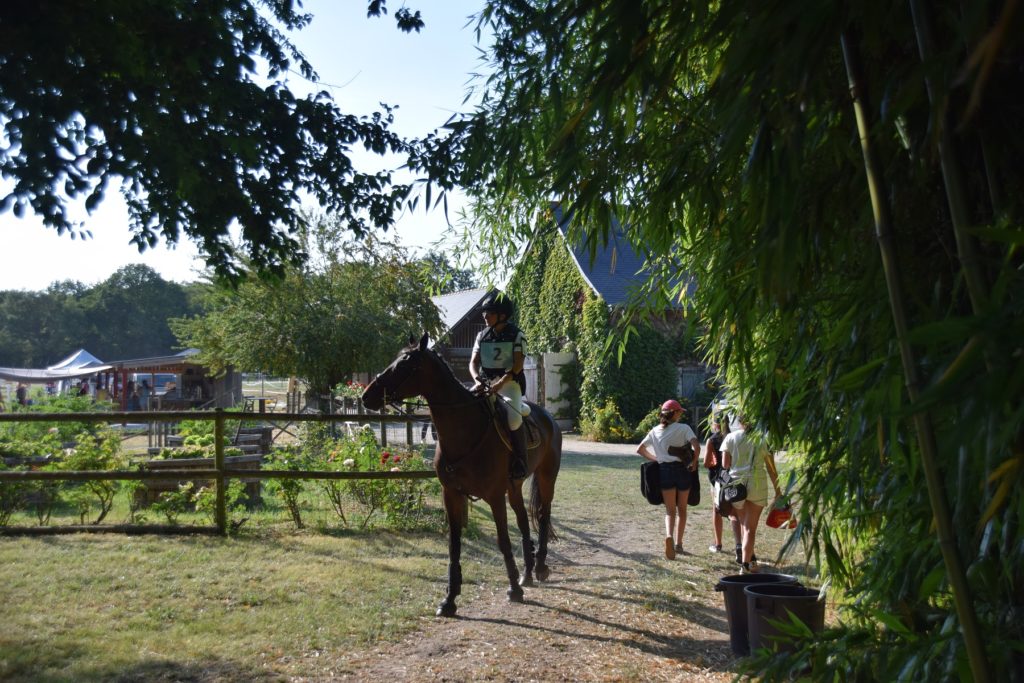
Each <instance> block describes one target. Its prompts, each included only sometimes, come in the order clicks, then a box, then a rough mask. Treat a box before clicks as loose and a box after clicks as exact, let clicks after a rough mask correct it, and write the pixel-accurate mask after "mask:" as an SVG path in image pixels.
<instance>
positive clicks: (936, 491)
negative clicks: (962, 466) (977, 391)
mask: <svg viewBox="0 0 1024 683" xmlns="http://www.w3.org/2000/svg"><path fill="white" fill-rule="evenodd" d="M840 40H841V43H842V50H843V60H844V62H845V65H846V73H847V78H848V81H849V86H850V95H851V98H852V100H853V110H854V114H855V116H856V120H857V132H858V135H859V137H860V144H861V152H862V153H863V155H864V172H865V175H866V176H867V182H868V191H869V194H870V196H871V209H872V212H873V214H874V218H875V236H876V239H877V240H878V247H879V251H880V252H881V258H882V267H883V270H884V271H885V281H886V286H887V287H888V290H889V304H890V307H891V308H892V317H893V325H894V328H895V331H896V339H897V342H898V344H899V349H900V358H901V360H902V363H903V375H904V381H905V383H906V387H907V394H908V396H909V398H910V403H911V406H913V405H914V403H916V402H917V398H918V396H919V394H920V391H919V383H920V380H919V378H918V374H917V365H916V361H915V358H914V351H913V349H912V348H911V345H910V339H909V325H908V323H907V315H906V310H905V308H904V303H903V301H904V296H903V288H902V285H901V283H900V280H899V263H898V260H897V257H896V249H895V246H894V244H893V238H892V221H891V218H890V215H889V207H888V203H887V202H886V201H885V197H884V193H883V191H882V170H881V166H880V164H879V163H878V159H877V157H876V156H875V152H874V147H873V146H872V145H871V137H870V126H869V123H868V114H867V111H868V108H867V106H866V105H865V103H864V92H865V90H864V79H863V76H862V71H861V62H860V54H859V50H858V49H857V46H856V45H855V44H854V43H853V41H852V40H851V39H850V36H849V35H848V34H847V33H846V32H844V33H843V34H842V36H841V38H840ZM969 286H970V285H969ZM914 425H915V427H916V429H917V440H918V444H919V447H920V449H921V464H922V467H923V469H924V473H925V483H926V486H927V488H928V500H929V502H930V503H931V508H932V515H933V518H934V520H935V527H936V531H937V534H938V537H939V549H940V551H941V552H942V559H943V562H944V564H945V565H946V575H947V577H948V578H949V583H950V587H951V589H952V591H953V602H954V604H955V606H956V612H957V617H958V619H959V620H960V629H961V632H962V634H963V637H964V645H965V647H966V649H967V657H968V660H969V662H970V667H971V673H972V675H973V677H974V680H975V681H976V682H978V683H986V682H987V681H989V680H991V676H990V673H989V670H988V661H987V659H986V657H985V649H984V646H983V644H982V640H981V634H980V628H979V626H978V619H977V615H976V614H975V613H974V606H973V604H972V602H971V596H970V590H969V588H968V585H967V575H966V573H965V572H964V568H963V564H962V562H961V561H960V555H959V552H958V550H957V547H956V541H955V538H954V536H953V522H952V519H951V516H950V511H949V504H948V502H947V501H946V496H945V494H944V492H943V489H942V481H943V480H942V476H941V473H940V472H939V465H938V457H937V453H938V447H937V445H936V441H935V430H934V428H933V427H932V423H931V417H930V414H929V413H928V411H919V412H915V413H914Z"/></svg>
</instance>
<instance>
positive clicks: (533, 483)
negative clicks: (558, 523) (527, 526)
mask: <svg viewBox="0 0 1024 683" xmlns="http://www.w3.org/2000/svg"><path fill="white" fill-rule="evenodd" d="M541 504H542V497H541V492H540V482H539V481H538V479H537V473H536V472H534V474H533V476H532V477H530V521H531V522H532V524H531V526H532V527H533V529H534V531H536V532H537V533H538V534H539V533H540V527H539V526H538V521H537V520H538V518H539V517H540V507H541ZM544 523H545V524H546V525H547V532H548V541H557V540H558V536H557V535H555V527H554V525H553V524H552V523H551V510H550V509H549V510H548V518H547V519H546V520H545V522H544Z"/></svg>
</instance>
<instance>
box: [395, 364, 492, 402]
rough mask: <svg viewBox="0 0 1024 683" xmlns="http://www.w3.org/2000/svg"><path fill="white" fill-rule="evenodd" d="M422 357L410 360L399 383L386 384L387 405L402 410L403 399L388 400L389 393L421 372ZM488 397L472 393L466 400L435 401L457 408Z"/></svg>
mask: <svg viewBox="0 0 1024 683" xmlns="http://www.w3.org/2000/svg"><path fill="white" fill-rule="evenodd" d="M412 353H419V354H423V353H433V351H418V352H416V351H414V352H412ZM421 358H422V356H419V357H417V358H416V361H415V362H410V363H409V366H408V368H407V369H406V371H405V373H404V374H403V375H402V378H401V379H400V380H398V382H397V383H393V382H388V384H393V386H390V387H389V386H386V385H385V386H383V387H382V388H383V390H384V404H385V405H389V406H391V407H393V408H395V409H396V410H398V411H401V403H400V401H401V400H402V399H400V398H394V399H392V400H388V394H389V393H391V394H396V393H398V390H399V389H400V388H401V387H402V385H403V384H405V383H406V382H408V381H409V380H410V379H411V378H412V377H413V376H415V375H416V373H417V372H419V369H420V365H421V363H422V360H421ZM379 378H380V376H379V375H378V379H379ZM389 379H393V378H389ZM487 398H488V394H471V398H469V399H467V400H464V401H453V402H451V403H439V402H437V401H434V406H436V407H438V408H457V407H460V406H468V405H473V404H475V403H480V402H482V401H486V400H487ZM413 405H416V406H420V407H423V406H426V407H429V405H428V404H426V403H421V402H416V403H414V404H413Z"/></svg>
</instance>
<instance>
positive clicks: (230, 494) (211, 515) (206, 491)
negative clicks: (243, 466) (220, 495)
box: [192, 479, 247, 524]
mask: <svg viewBox="0 0 1024 683" xmlns="http://www.w3.org/2000/svg"><path fill="white" fill-rule="evenodd" d="M246 500H247V498H246V495H245V484H243V483H242V482H240V481H238V480H237V479H232V480H231V481H230V482H229V483H228V485H227V489H226V490H225V491H224V503H225V507H226V508H227V513H228V518H229V519H230V518H231V513H232V512H236V511H238V510H241V509H242V508H244V507H245V504H246ZM192 503H193V504H194V505H195V509H196V512H201V513H203V514H205V515H206V516H207V518H208V519H209V520H210V523H211V524H212V523H214V522H215V521H216V519H217V488H216V487H215V486H203V487H200V489H199V490H198V491H196V492H195V494H194V495H193V496H192Z"/></svg>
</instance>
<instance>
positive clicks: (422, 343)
mask: <svg viewBox="0 0 1024 683" xmlns="http://www.w3.org/2000/svg"><path fill="white" fill-rule="evenodd" d="M428 339H429V335H428V334H427V333H426V332H424V333H423V336H422V337H420V351H426V350H427V340H428Z"/></svg>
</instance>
